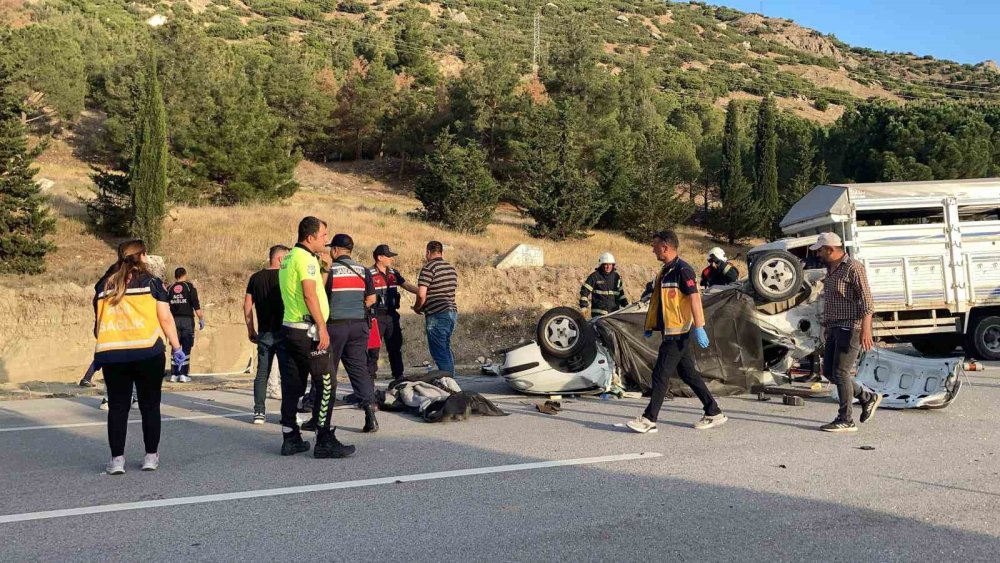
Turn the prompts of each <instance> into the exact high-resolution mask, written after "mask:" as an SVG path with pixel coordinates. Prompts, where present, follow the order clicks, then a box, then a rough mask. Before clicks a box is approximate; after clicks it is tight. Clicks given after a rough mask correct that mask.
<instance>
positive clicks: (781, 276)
mask: <svg viewBox="0 0 1000 563" xmlns="http://www.w3.org/2000/svg"><path fill="white" fill-rule="evenodd" d="M802 279H803V273H802V262H800V261H799V259H798V257H796V256H795V255H794V254H792V253H791V252H786V251H784V250H769V251H767V252H762V253H761V255H760V256H756V257H754V260H753V265H752V266H750V283H751V284H752V285H753V290H754V292H755V293H756V294H757V296H758V297H760V298H761V299H762V300H764V301H767V302H770V303H774V302H777V301H785V300H788V299H791V298H792V297H793V296H794V295H795V294H796V293H798V292H799V289H800V288H801V287H802Z"/></svg>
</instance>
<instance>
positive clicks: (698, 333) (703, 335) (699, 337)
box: [692, 326, 708, 348]
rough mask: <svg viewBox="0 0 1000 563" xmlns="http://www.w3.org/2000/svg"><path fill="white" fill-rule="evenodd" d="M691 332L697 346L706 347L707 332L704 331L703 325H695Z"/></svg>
mask: <svg viewBox="0 0 1000 563" xmlns="http://www.w3.org/2000/svg"><path fill="white" fill-rule="evenodd" d="M692 332H694V340H695V342H697V343H698V347H699V348H708V333H707V332H705V327H703V326H699V327H696V328H695V329H694V330H693V331H692Z"/></svg>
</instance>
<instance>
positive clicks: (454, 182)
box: [416, 132, 500, 233]
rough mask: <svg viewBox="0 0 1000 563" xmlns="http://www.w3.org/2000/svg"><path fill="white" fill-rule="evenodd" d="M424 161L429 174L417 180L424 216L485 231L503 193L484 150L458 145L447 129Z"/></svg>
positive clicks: (457, 227)
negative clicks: (487, 164)
mask: <svg viewBox="0 0 1000 563" xmlns="http://www.w3.org/2000/svg"><path fill="white" fill-rule="evenodd" d="M425 164H426V167H427V173H426V174H424V175H423V176H421V177H420V179H419V180H418V181H417V190H416V195H417V199H419V200H420V203H422V204H423V205H424V215H425V218H426V219H428V220H431V221H438V222H441V223H443V224H444V225H445V226H447V227H448V228H449V229H454V230H456V231H459V232H464V233H482V232H483V231H485V230H486V227H487V225H489V224H490V221H491V220H492V219H493V213H494V211H495V210H496V205H497V200H498V198H499V195H500V193H499V189H498V188H497V184H496V181H494V179H493V176H492V174H491V173H490V170H489V168H488V167H487V166H486V154H485V153H484V152H483V150H482V149H481V148H479V146H478V145H475V144H469V145H467V146H461V145H458V144H455V142H454V138H453V136H452V135H451V134H450V133H448V132H444V133H442V134H441V135H439V136H438V138H437V140H436V141H435V143H434V151H433V152H432V153H431V154H430V155H429V156H428V157H427V158H426V159H425Z"/></svg>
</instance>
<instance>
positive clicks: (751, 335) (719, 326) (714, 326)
mask: <svg viewBox="0 0 1000 563" xmlns="http://www.w3.org/2000/svg"><path fill="white" fill-rule="evenodd" d="M703 300H704V307H705V321H706V327H705V328H706V330H707V331H708V336H709V340H710V341H711V345H710V346H709V347H708V348H706V349H704V350H702V349H700V348H698V347H697V346H694V347H693V349H694V358H695V367H696V368H697V369H698V372H699V373H701V376H702V377H703V378H705V382H706V383H707V384H708V388H709V389H710V390H711V391H712V393H714V394H715V395H720V396H721V395H738V394H740V393H748V392H750V390H751V388H752V387H753V386H754V385H757V384H759V383H762V382H764V381H770V375H769V374H767V372H766V369H765V367H764V352H763V346H762V340H761V332H760V328H758V327H757V325H756V324H754V322H753V318H754V315H753V311H754V301H753V298H752V297H750V296H749V295H747V294H745V293H743V292H741V291H739V290H737V289H727V290H723V291H720V292H718V293H713V294H710V295H706V296H704V297H703ZM645 318H646V313H645V310H642V311H637V312H625V313H619V314H614V315H610V316H607V317H603V318H600V319H598V320H597V321H596V322H595V327H596V329H597V332H598V334H600V337H601V341H602V342H603V343H604V345H605V346H607V347H608V348H609V349H610V351H611V352H612V354H613V355H614V359H615V363H616V364H617V365H618V368H619V370H620V373H621V378H622V384H623V385H624V387H625V388H626V389H628V390H631V391H641V392H643V393H645V392H648V391H649V390H650V388H651V386H652V376H653V365H654V364H655V363H656V355H657V350H658V347H659V344H660V337H659V336H658V335H656V336H654V337H653V338H649V339H647V338H645V337H644V336H643V332H644V331H645V329H644V324H645ZM670 392H671V393H672V394H674V395H676V396H682V397H691V396H693V393H692V392H691V389H689V388H688V386H687V385H685V384H684V382H682V381H681V380H680V378H678V377H676V375H673V376H672V378H671V381H670Z"/></svg>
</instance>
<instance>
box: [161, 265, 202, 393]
mask: <svg viewBox="0 0 1000 563" xmlns="http://www.w3.org/2000/svg"><path fill="white" fill-rule="evenodd" d="M174 280H175V281H174V283H173V284H172V285H171V286H170V287H168V288H167V293H168V295H169V296H170V313H171V314H172V315H173V316H174V324H176V325H177V336H178V338H180V341H181V348H182V349H183V350H184V356H185V359H184V363H183V364H182V365H177V364H174V365H173V367H172V371H171V374H170V381H172V382H175V383H176V382H178V381H180V382H181V383H187V382H189V381H191V378H190V377H188V373H190V372H191V349H192V348H194V318H195V317H196V316H197V317H198V329H199V330H205V314H204V313H203V312H202V310H201V303H200V302H199V301H198V290H197V289H196V288H195V287H194V284H192V283H191V282H189V281H188V278H187V270H185V269H184V268H177V269H176V270H174Z"/></svg>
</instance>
